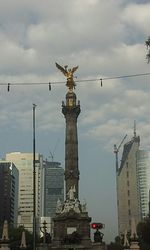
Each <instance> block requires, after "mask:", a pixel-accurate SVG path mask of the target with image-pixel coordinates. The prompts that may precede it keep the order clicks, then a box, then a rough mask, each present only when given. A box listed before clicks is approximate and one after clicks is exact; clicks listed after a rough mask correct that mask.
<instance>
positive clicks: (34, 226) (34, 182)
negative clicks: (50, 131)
mask: <svg viewBox="0 0 150 250" xmlns="http://www.w3.org/2000/svg"><path fill="white" fill-rule="evenodd" d="M35 108H36V105H35V104H33V250H36V170H35Z"/></svg>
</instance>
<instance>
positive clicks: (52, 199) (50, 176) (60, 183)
mask: <svg viewBox="0 0 150 250" xmlns="http://www.w3.org/2000/svg"><path fill="white" fill-rule="evenodd" d="M58 199H59V200H60V201H61V202H63V201H64V169H63V168H62V167H61V166H60V163H59V162H48V161H45V162H44V216H46V217H53V216H54V215H55V213H56V205H57V201H58Z"/></svg>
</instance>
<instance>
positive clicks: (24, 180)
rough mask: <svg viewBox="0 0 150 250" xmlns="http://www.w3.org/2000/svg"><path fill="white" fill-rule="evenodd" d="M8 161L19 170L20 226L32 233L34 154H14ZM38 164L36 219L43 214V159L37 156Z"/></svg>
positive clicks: (7, 158) (8, 157) (7, 156)
mask: <svg viewBox="0 0 150 250" xmlns="http://www.w3.org/2000/svg"><path fill="white" fill-rule="evenodd" d="M6 160H7V161H11V162H13V163H14V164H15V165H16V167H17V169H18V170H19V199H18V213H19V215H18V225H24V226H25V228H26V229H28V230H30V231H32V225H33V154H32V153H20V152H13V153H9V154H6ZM35 164H36V175H35V176H36V217H40V216H41V214H42V209H43V208H42V203H43V202H42V198H43V195H44V194H43V188H42V186H43V184H42V181H43V176H42V173H43V158H42V156H41V155H40V154H37V153H36V154H35Z"/></svg>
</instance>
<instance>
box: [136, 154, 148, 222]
mask: <svg viewBox="0 0 150 250" xmlns="http://www.w3.org/2000/svg"><path fill="white" fill-rule="evenodd" d="M137 177H138V189H139V193H140V196H139V197H140V208H141V210H140V211H141V217H142V218H144V217H146V216H147V215H148V214H149V201H150V200H149V199H150V197H149V193H150V151H145V150H139V151H138V152H137Z"/></svg>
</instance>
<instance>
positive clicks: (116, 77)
mask: <svg viewBox="0 0 150 250" xmlns="http://www.w3.org/2000/svg"><path fill="white" fill-rule="evenodd" d="M148 75H150V72H147V73H140V74H132V75H122V76H113V77H104V78H93V79H81V80H75V82H76V83H87V82H96V81H100V82H101V86H102V82H103V81H107V80H115V79H124V78H133V77H141V76H148ZM63 83H66V82H65V81H50V82H31V83H30V82H12V83H10V82H9V83H4V82H0V85H1V86H7V90H8V92H9V91H10V86H11V85H12V86H25V85H26V86H34V85H35V86H36V85H48V87H49V90H51V85H53V84H63Z"/></svg>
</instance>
